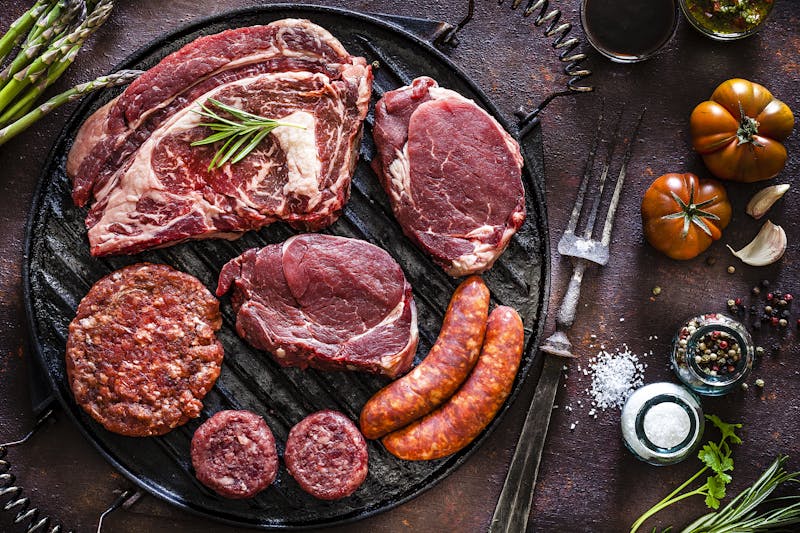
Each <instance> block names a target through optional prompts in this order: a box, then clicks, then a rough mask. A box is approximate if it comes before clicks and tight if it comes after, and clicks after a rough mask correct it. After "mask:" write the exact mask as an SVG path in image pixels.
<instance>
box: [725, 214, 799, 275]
mask: <svg viewBox="0 0 800 533" xmlns="http://www.w3.org/2000/svg"><path fill="white" fill-rule="evenodd" d="M728 249H729V250H730V251H731V253H732V254H733V255H735V256H736V257H738V258H739V259H741V260H742V262H744V263H747V264H748V265H752V266H764V265H770V264H772V263H774V262H775V261H777V260H778V259H780V258H781V257H783V254H784V252H786V232H785V231H783V228H782V227H780V226H776V225H775V224H773V223H772V222H770V221H769V220H767V222H766V224H764V225H763V226H762V227H761V230H760V231H759V232H758V235H756V237H755V239H753V240H752V241H750V244H748V245H747V246H745V247H744V248H742V249H741V250H739V251H738V252H737V251H735V250H734V249H733V248H731V247H730V245H728Z"/></svg>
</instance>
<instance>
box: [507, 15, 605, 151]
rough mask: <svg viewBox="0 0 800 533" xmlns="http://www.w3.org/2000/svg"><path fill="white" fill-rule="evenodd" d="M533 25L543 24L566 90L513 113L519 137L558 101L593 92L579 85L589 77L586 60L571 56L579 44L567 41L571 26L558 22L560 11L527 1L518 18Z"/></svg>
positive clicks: (537, 122) (578, 54)
mask: <svg viewBox="0 0 800 533" xmlns="http://www.w3.org/2000/svg"><path fill="white" fill-rule="evenodd" d="M503 2H504V0H497V3H498V5H502V4H503ZM520 5H522V0H512V2H511V9H517V8H518V7H519V6H520ZM534 14H535V17H534V18H533V25H534V26H535V27H537V28H538V27H539V26H542V25H544V24H547V25H546V26H545V28H544V36H545V37H547V38H550V37H553V43H552V47H553V50H555V51H556V52H558V58H559V60H560V61H561V63H562V64H563V65H564V74H566V75H567V77H568V79H567V83H566V88H565V89H564V90H563V91H557V92H553V93H550V94H549V95H547V96H546V97H545V98H544V99H543V100H542V101H541V102H539V104H537V105H536V106H535V107H534V108H533V109H532V110H529V111H526V110H525V109H522V108H520V110H518V111H517V112H516V116H517V119H518V123H517V124H518V127H519V134H520V137H522V136H524V135H525V134H527V133H528V132H530V131H531V130H532V129H533V128H534V127H535V126H537V125H538V124H539V113H541V112H542V110H543V109H544V108H545V107H546V106H547V104H549V103H550V102H552V101H553V100H555V99H556V98H558V97H559V96H566V95H570V94H579V93H588V92H591V91H593V90H594V87H592V86H591V85H583V84H582V82H583V79H584V78H586V77H587V76H590V75H591V74H592V71H590V70H588V69H587V68H585V67H583V66H581V62H582V61H583V60H584V59H586V54H584V53H583V52H575V49H576V48H577V47H578V46H579V45H580V40H579V39H578V38H576V37H575V36H572V37H568V35H569V32H570V31H571V30H572V23H570V22H563V21H562V20H561V10H560V9H558V8H555V7H554V8H552V9H550V0H528V3H527V5H526V6H525V9H523V10H522V16H523V17H525V18H527V17H530V16H531V15H534Z"/></svg>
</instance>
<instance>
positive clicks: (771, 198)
mask: <svg viewBox="0 0 800 533" xmlns="http://www.w3.org/2000/svg"><path fill="white" fill-rule="evenodd" d="M788 190H789V184H788V183H784V184H781V185H772V186H770V187H765V188H763V189H761V190H760V191H758V192H757V193H755V194H754V195H753V197H752V198H751V199H750V201H749V202H747V214H748V215H750V216H751V217H753V218H755V219H756V220H758V219H759V218H761V217H763V216H764V215H765V214H766V213H767V211H769V208H770V207H772V204H774V203H775V202H777V201H778V200H780V199H781V196H783V195H784V194H786V191H788Z"/></svg>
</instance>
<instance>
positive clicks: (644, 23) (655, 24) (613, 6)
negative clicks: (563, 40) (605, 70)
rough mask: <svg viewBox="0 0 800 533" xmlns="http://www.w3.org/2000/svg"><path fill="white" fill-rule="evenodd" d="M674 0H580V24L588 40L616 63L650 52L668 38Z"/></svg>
mask: <svg viewBox="0 0 800 533" xmlns="http://www.w3.org/2000/svg"><path fill="white" fill-rule="evenodd" d="M678 10H679V7H678V2H677V0H582V2H581V25H582V26H583V31H584V33H585V34H586V38H587V39H588V40H589V43H590V44H591V45H592V46H593V47H594V48H595V49H596V50H597V51H598V52H600V53H601V54H603V55H604V56H606V57H608V58H609V59H611V60H612V61H616V62H618V63H636V62H638V61H644V60H645V59H649V58H650V57H652V56H654V55H655V54H656V53H657V52H658V51H659V50H661V49H662V48H663V47H664V46H665V45H666V44H667V43H668V42H669V40H670V39H671V38H672V35H673V34H674V33H675V27H676V26H677V23H678V13H679V11H678Z"/></svg>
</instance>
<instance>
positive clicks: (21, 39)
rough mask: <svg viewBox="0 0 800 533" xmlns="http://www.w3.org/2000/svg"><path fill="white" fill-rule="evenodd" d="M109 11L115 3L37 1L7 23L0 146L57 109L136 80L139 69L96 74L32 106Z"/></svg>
mask: <svg viewBox="0 0 800 533" xmlns="http://www.w3.org/2000/svg"><path fill="white" fill-rule="evenodd" d="M113 8H114V0H37V1H36V2H35V3H34V4H33V6H31V8H30V9H28V11H26V12H25V13H24V14H23V15H22V16H20V17H19V18H18V19H17V20H15V21H14V22H12V23H11V26H10V27H9V28H8V30H7V31H6V33H5V34H4V35H3V36H2V37H0V145H2V144H3V143H4V142H6V141H8V140H9V139H10V138H11V137H13V136H14V135H16V134H18V133H20V132H21V131H23V130H24V129H25V128H27V127H28V126H30V125H31V124H32V123H33V122H35V121H36V120H38V119H39V118H41V117H42V116H44V115H45V114H47V113H48V112H50V111H52V110H53V109H55V108H56V107H58V106H60V105H63V104H65V103H67V102H71V101H72V100H75V99H77V98H80V97H81V96H82V95H84V94H87V93H88V92H91V91H93V90H95V89H99V88H101V87H111V86H115V85H122V84H125V83H130V82H131V81H132V80H133V79H135V78H136V76H138V71H123V72H120V73H117V74H112V75H109V76H101V77H100V78H97V79H96V80H93V81H91V82H88V83H82V84H80V85H77V86H76V87H73V88H72V89H70V90H69V91H66V92H65V93H63V94H60V95H58V96H55V97H53V98H51V99H50V100H48V101H47V102H45V103H44V104H42V105H39V106H38V107H37V106H36V102H37V100H39V98H40V97H41V96H42V94H43V93H44V92H45V90H47V88H48V87H50V86H51V85H52V84H53V83H55V82H56V80H58V78H59V77H61V75H62V74H63V73H64V71H65V70H66V69H67V68H68V67H69V66H70V65H71V64H72V63H73V61H75V58H76V57H77V55H78V52H79V51H80V49H81V47H82V46H83V44H84V43H85V42H86V40H87V39H88V38H89V37H90V36H91V35H92V34H94V32H96V31H97V29H98V28H100V26H102V25H103V23H104V22H105V21H106V20H107V19H108V17H109V16H110V15H111V11H112V9H113ZM15 52H16V53H15Z"/></svg>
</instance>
